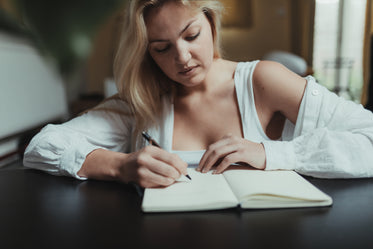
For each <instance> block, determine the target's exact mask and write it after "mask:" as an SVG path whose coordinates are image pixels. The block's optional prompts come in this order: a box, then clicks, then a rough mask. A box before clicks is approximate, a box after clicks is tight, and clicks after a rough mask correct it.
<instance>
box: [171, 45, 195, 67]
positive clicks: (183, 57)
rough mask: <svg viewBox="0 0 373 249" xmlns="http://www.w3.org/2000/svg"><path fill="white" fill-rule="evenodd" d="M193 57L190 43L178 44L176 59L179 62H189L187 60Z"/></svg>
mask: <svg viewBox="0 0 373 249" xmlns="http://www.w3.org/2000/svg"><path fill="white" fill-rule="evenodd" d="M191 58H192V55H191V53H190V49H189V46H188V44H186V43H180V44H178V45H177V46H176V55H175V61H176V63H178V64H183V65H185V64H187V62H188V61H189V60H190V59H191Z"/></svg>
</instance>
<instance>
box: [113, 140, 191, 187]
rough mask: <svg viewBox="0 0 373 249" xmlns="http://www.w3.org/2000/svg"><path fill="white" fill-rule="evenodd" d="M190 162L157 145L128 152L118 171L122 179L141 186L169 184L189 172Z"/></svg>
mask: <svg viewBox="0 0 373 249" xmlns="http://www.w3.org/2000/svg"><path fill="white" fill-rule="evenodd" d="M187 167H188V164H187V163H186V162H184V161H183V160H181V158H180V157H179V156H178V155H176V154H172V153H169V152H167V151H165V150H163V149H161V148H158V147H156V146H151V145H150V146H147V147H144V148H143V149H141V150H139V151H136V152H133V153H130V154H127V155H126V158H125V160H124V161H123V164H122V165H120V167H119V169H118V171H119V175H118V177H119V178H120V180H121V181H123V182H127V183H128V182H135V183H137V184H139V185H140V186H141V187H145V188H149V187H159V186H168V185H171V184H172V183H174V182H175V181H176V180H177V179H179V178H180V176H181V175H182V174H183V175H186V174H187Z"/></svg>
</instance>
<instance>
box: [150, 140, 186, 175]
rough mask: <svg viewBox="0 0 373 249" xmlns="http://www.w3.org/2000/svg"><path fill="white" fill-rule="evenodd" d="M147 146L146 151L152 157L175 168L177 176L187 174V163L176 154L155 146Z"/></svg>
mask: <svg viewBox="0 0 373 249" xmlns="http://www.w3.org/2000/svg"><path fill="white" fill-rule="evenodd" d="M149 147H150V148H148V152H149V153H150V154H151V155H152V157H153V158H155V159H157V160H159V161H162V162H164V163H165V164H167V165H168V166H171V167H172V168H173V169H175V170H176V171H177V172H178V177H180V174H183V175H186V174H187V168H188V164H187V163H186V162H184V161H183V160H182V159H181V158H180V157H179V156H178V155H177V154H173V153H170V152H168V151H165V150H164V149H161V148H158V147H155V146H149ZM167 170H170V169H167ZM166 174H167V173H166Z"/></svg>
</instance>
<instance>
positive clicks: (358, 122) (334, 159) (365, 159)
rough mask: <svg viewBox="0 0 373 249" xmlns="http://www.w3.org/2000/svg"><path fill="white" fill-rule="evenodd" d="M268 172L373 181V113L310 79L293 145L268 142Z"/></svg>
mask: <svg viewBox="0 0 373 249" xmlns="http://www.w3.org/2000/svg"><path fill="white" fill-rule="evenodd" d="M263 145H264V147H265V151H266V156H267V166H266V169H267V170H275V169H292V170H295V171H297V172H299V173H301V174H305V175H310V176H314V177H319V178H357V177H373V114H372V113H371V112H370V111H368V110H366V109H364V108H363V107H362V106H361V105H358V104H356V103H354V102H352V101H347V100H345V99H343V98H341V97H338V96H337V95H336V94H334V93H331V92H329V91H328V90H327V89H326V88H324V87H323V86H320V85H319V84H317V83H316V82H315V80H314V79H313V78H312V77H308V78H307V88H306V91H305V94H304V96H303V99H302V103H301V106H300V110H299V114H298V118H297V122H296V124H295V129H294V133H293V135H292V137H291V138H290V139H289V141H264V142H263Z"/></svg>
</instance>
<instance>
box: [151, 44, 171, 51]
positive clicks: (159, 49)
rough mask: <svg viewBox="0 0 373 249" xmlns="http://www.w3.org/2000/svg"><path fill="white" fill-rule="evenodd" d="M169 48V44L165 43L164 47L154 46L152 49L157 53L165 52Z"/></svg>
mask: <svg viewBox="0 0 373 249" xmlns="http://www.w3.org/2000/svg"><path fill="white" fill-rule="evenodd" d="M169 48H170V45H167V46H165V47H161V48H154V51H155V52H157V53H165V52H167V50H169Z"/></svg>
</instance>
